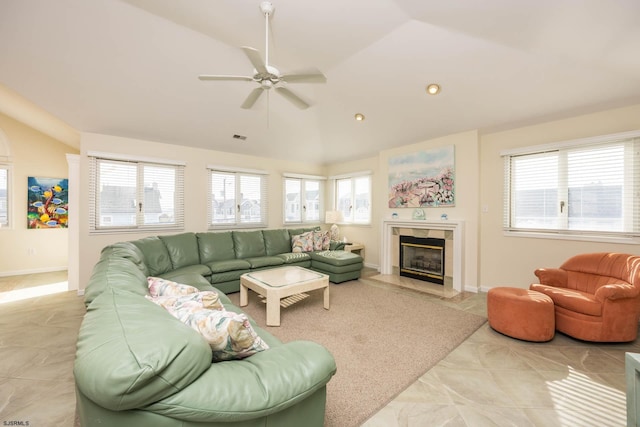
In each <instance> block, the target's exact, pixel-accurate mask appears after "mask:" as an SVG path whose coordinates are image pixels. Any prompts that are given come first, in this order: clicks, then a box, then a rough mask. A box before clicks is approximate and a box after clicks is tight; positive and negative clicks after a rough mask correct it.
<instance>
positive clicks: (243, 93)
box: [0, 0, 640, 163]
mask: <svg viewBox="0 0 640 427" xmlns="http://www.w3.org/2000/svg"><path fill="white" fill-rule="evenodd" d="M272 3H273V6H274V7H275V13H274V14H273V16H272V19H271V30H270V33H269V37H270V40H271V43H270V46H269V58H270V63H271V64H273V65H275V66H276V67H277V68H278V69H279V70H280V71H282V72H293V71H297V70H304V69H308V68H312V67H313V68H317V69H318V70H320V71H322V72H323V73H324V74H325V75H326V77H327V83H326V84H306V83H305V84H303V83H298V84H289V85H288V88H289V89H291V90H293V91H295V93H297V94H298V95H299V96H300V97H301V98H302V99H304V100H305V101H306V102H308V103H309V104H310V105H311V107H310V108H308V109H304V110H301V109H298V108H297V107H295V106H294V105H293V104H291V103H290V102H289V101H288V100H287V99H285V98H283V97H281V96H279V94H277V93H272V92H273V91H270V92H269V93H270V96H269V97H265V96H263V97H261V98H260V99H259V100H258V102H257V103H256V104H255V106H254V107H253V108H252V109H250V110H245V109H241V108H240V104H242V102H243V101H244V99H245V98H246V97H247V95H248V94H249V92H250V91H251V90H252V89H254V88H255V87H256V84H255V83H253V82H241V81H238V82H235V81H234V82H219V81H215V82H203V81H200V80H198V78H197V76H198V75H199V74H233V75H252V74H253V67H252V65H251V63H250V62H249V61H248V59H247V57H246V56H245V55H244V53H243V51H242V50H241V49H240V46H252V47H254V48H256V49H258V50H260V51H261V52H262V56H263V57H264V55H265V52H264V50H265V46H264V41H265V31H264V16H263V15H262V13H261V12H260V9H259V5H260V0H179V1H178V0H90V1H87V0H56V1H51V0H2V1H1V2H0V83H2V84H3V85H5V86H6V87H8V88H10V89H11V90H12V91H15V92H16V93H18V94H20V95H21V96H22V97H24V98H26V99H27V100H29V101H31V102H33V103H34V104H36V105H38V106H40V107H41V108H43V109H44V110H46V111H47V112H49V113H51V114H52V115H54V116H55V117H57V118H59V119H61V120H62V121H64V122H66V123H68V124H69V125H71V126H73V127H74V128H76V129H78V130H79V131H86V132H96V133H104V134H110V135H118V136H126V137H132V138H141V139H148V140H152V141H159V142H167V143H171V144H178V145H185V146H193V147H199V148H207V149H213V150H221V151H228V152H235V153H244V154H251V155H257V156H265V157H272V158H287V159H293V160H304V161H308V162H318V163H328V162H339V161H346V160H351V159H356V158H363V157H368V156H373V155H375V154H376V153H377V152H378V151H380V150H383V149H388V148H391V147H395V146H399V145H404V144H409V143H414V142H419V141H423V140H426V139H430V138H434V137H438V136H443V135H447V134H452V133H456V132H460V131H465V130H470V129H480V130H481V131H488V130H495V129H502V128H508V127H512V126H520V125H524V124H528V123H535V122H537V121H542V120H545V121H546V120H552V119H555V118H562V117H566V116H569V115H574V114H578V113H584V112H590V111H597V110H602V109H606V108H612V107H619V106H625V105H630V104H635V103H639V102H640V24H639V22H640V2H638V1H637V0H612V1H602V0H536V1H534V0H516V1H514V0H483V1H477V0H456V1H441V0H440V1H435V0H349V1H344V0H324V1H310V0H308V1H307V0H305V1H302V0H273V1H272ZM433 82H436V83H438V84H440V85H441V87H442V91H441V93H440V94H439V95H437V96H430V95H428V94H426V92H425V87H426V86H427V85H428V84H429V83H433ZM356 113H362V114H364V115H365V117H366V119H365V120H364V121H362V122H356V121H355V120H354V114H356ZM234 134H238V135H243V136H246V137H247V139H246V140H245V141H239V140H237V139H234V138H233V137H232V136H233V135H234Z"/></svg>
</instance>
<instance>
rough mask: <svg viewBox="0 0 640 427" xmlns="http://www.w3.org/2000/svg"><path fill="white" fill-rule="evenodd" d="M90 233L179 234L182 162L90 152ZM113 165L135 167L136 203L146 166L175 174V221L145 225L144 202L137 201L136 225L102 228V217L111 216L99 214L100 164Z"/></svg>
mask: <svg viewBox="0 0 640 427" xmlns="http://www.w3.org/2000/svg"><path fill="white" fill-rule="evenodd" d="M87 157H88V158H89V233H90V234H106V233H115V234H119V233H135V232H143V231H153V232H158V231H173V232H175V231H182V230H184V211H185V210H184V193H185V186H184V172H185V163H184V162H180V161H175V160H166V159H158V158H150V157H138V156H128V155H122V154H114V153H100V152H89V153H87ZM102 162H104V163H112V164H118V163H121V164H122V165H126V164H128V165H133V166H135V168H136V186H135V195H136V199H135V200H144V194H145V193H144V192H145V181H144V170H145V168H146V167H156V168H157V167H162V168H170V169H173V171H174V172H175V175H174V192H173V194H174V197H173V198H174V200H173V204H174V208H173V211H174V221H172V222H170V223H165V222H158V223H145V211H144V208H145V203H140V202H138V203H137V204H138V208H137V209H136V212H135V214H133V215H134V218H135V221H134V222H135V223H134V224H132V225H110V226H108V225H101V218H102V217H105V216H110V215H108V214H105V213H104V212H102V211H101V208H100V206H99V204H100V200H101V194H100V192H101V191H100V188H99V187H100V185H101V184H100V176H99V175H100V174H99V168H100V164H101V163H102Z"/></svg>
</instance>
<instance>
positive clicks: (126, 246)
mask: <svg viewBox="0 0 640 427" xmlns="http://www.w3.org/2000/svg"><path fill="white" fill-rule="evenodd" d="M112 256H114V257H119V258H125V259H128V260H129V261H131V262H132V263H134V264H135V265H136V267H138V269H139V270H140V271H142V273H143V274H144V275H145V276H148V275H149V269H148V268H147V265H146V264H145V260H144V254H143V253H142V252H140V249H138V247H137V246H136V245H134V244H133V243H131V242H120V243H114V244H113V245H109V246H106V247H105V248H103V249H102V252H100V259H104V258H109V257H112Z"/></svg>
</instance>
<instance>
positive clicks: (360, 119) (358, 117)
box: [354, 113, 364, 122]
mask: <svg viewBox="0 0 640 427" xmlns="http://www.w3.org/2000/svg"><path fill="white" fill-rule="evenodd" d="M354 117H355V118H356V121H358V122H361V121H363V120H364V114H361V113H357V114H356V115H355V116H354Z"/></svg>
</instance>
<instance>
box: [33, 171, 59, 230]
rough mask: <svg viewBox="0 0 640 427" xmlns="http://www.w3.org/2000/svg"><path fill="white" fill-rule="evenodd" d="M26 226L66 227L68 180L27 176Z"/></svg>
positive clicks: (36, 227)
mask: <svg viewBox="0 0 640 427" xmlns="http://www.w3.org/2000/svg"><path fill="white" fill-rule="evenodd" d="M27 188H28V193H27V195H28V201H27V228H31V229H46V228H67V222H68V218H69V217H68V215H69V180H68V179H66V178H39V177H32V176H30V177H28V184H27Z"/></svg>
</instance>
